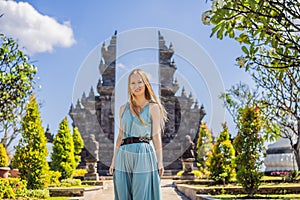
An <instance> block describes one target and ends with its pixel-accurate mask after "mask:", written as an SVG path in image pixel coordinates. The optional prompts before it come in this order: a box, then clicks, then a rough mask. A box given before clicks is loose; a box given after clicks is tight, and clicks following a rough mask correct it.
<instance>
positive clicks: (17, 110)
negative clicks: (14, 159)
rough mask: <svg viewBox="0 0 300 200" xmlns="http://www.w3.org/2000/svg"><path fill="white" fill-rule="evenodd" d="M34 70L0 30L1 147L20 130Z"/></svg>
mask: <svg viewBox="0 0 300 200" xmlns="http://www.w3.org/2000/svg"><path fill="white" fill-rule="evenodd" d="M36 72H37V69H36V67H35V66H33V65H32V64H30V63H29V62H28V57H27V56H26V55H25V54H24V53H23V52H22V51H21V50H20V49H19V46H18V44H17V42H15V41H14V40H13V39H12V38H7V37H6V36H5V35H4V34H2V33H0V135H1V137H0V142H1V143H2V144H3V145H4V146H5V147H8V146H9V145H10V144H11V143H12V141H13V139H15V138H16V137H17V135H18V134H19V133H20V128H21V125H20V121H21V119H22V116H23V114H24V110H25V106H26V101H27V100H28V98H29V96H30V94H31V93H32V90H33V84H34V81H33V79H34V76H35V74H36Z"/></svg>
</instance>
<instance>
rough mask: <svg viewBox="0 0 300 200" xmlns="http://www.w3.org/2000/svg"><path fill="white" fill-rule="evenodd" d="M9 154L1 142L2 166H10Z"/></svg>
mask: <svg viewBox="0 0 300 200" xmlns="http://www.w3.org/2000/svg"><path fill="white" fill-rule="evenodd" d="M8 164H9V163H8V156H7V152H6V149H5V147H4V145H3V144H2V143H0V167H7V166H8Z"/></svg>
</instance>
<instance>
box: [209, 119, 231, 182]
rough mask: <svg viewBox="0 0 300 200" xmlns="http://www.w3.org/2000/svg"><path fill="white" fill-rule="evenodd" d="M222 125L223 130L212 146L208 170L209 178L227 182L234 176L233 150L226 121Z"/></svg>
mask: <svg viewBox="0 0 300 200" xmlns="http://www.w3.org/2000/svg"><path fill="white" fill-rule="evenodd" d="M222 126H223V131H222V132H221V133H220V136H219V137H218V139H217V142H216V143H215V144H214V147H213V151H212V157H211V159H210V167H209V170H210V178H211V179H213V180H214V181H215V182H217V183H223V184H227V183H228V182H229V180H230V179H231V178H233V177H235V150H234V148H233V146H232V144H231V141H230V135H229V132H228V128H227V125H226V123H223V124H222Z"/></svg>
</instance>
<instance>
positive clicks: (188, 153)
mask: <svg viewBox="0 0 300 200" xmlns="http://www.w3.org/2000/svg"><path fill="white" fill-rule="evenodd" d="M185 139H186V140H185V143H184V145H183V148H184V149H185V148H186V150H185V151H184V152H183V154H182V156H181V157H182V160H187V159H188V160H191V161H194V160H195V154H194V149H195V144H194V142H193V141H192V139H191V136H189V135H186V136H185Z"/></svg>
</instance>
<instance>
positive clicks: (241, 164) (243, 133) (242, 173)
mask: <svg viewBox="0 0 300 200" xmlns="http://www.w3.org/2000/svg"><path fill="white" fill-rule="evenodd" d="M237 121H238V130H239V132H238V134H237V136H236V137H235V139H234V142H233V145H234V148H235V150H236V152H237V156H236V165H237V170H238V171H237V176H236V178H237V181H238V182H239V183H240V184H241V185H242V187H243V188H244V189H245V191H246V192H247V193H248V194H249V196H253V195H254V194H255V192H256V191H257V189H258V187H259V185H260V183H261V182H260V179H261V177H262V175H263V173H262V172H260V171H259V169H260V168H261V166H262V164H263V161H262V159H261V156H262V155H261V152H262V151H263V150H264V149H263V144H264V140H263V138H262V137H261V136H260V134H259V132H260V130H261V119H260V111H259V108H258V107H257V106H255V107H254V106H252V107H248V106H246V107H244V108H241V109H239V110H238V116H237Z"/></svg>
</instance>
